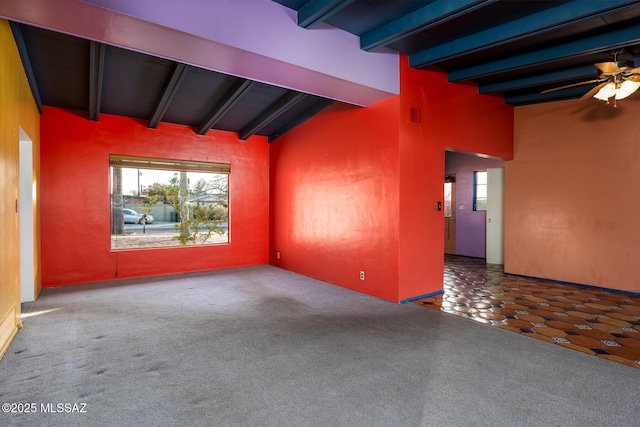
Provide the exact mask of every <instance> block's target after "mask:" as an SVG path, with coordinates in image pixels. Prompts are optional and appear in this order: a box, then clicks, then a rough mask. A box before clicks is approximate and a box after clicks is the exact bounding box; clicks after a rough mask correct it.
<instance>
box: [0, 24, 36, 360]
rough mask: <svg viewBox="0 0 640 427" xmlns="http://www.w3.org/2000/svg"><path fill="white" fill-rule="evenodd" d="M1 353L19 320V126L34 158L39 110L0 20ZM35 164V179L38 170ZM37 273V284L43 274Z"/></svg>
mask: <svg viewBox="0 0 640 427" xmlns="http://www.w3.org/2000/svg"><path fill="white" fill-rule="evenodd" d="M0 111H1V113H0V223H1V224H2V226H0V242H2V244H1V245H0V357H1V356H2V354H4V351H5V350H6V348H7V346H8V344H9V342H10V340H11V338H12V337H13V335H14V334H15V332H16V330H17V326H18V325H19V324H20V255H19V254H20V224H19V212H18V210H19V208H20V203H23V202H25V203H31V201H21V200H19V190H20V187H19V186H20V183H19V176H20V175H19V174H20V161H19V160H20V158H19V147H20V144H19V140H20V128H21V127H22V129H23V130H24V131H25V132H26V133H27V134H28V135H29V137H30V138H31V140H32V141H33V151H34V153H35V157H37V156H38V155H39V147H40V143H39V141H40V127H39V114H38V109H37V107H36V104H35V102H34V100H33V96H32V95H31V90H30V88H29V84H28V82H27V78H26V76H25V73H24V69H23V67H22V63H21V61H20V56H19V54H18V50H17V48H16V45H15V42H14V40H13V35H12V33H11V29H10V27H9V24H8V22H7V21H5V20H0ZM37 166H38V165H37V162H36V163H34V172H33V176H34V181H35V184H36V192H37V191H38V189H37V185H38V180H39V171H38V169H37ZM34 223H39V211H38V209H37V207H36V210H35V211H34ZM39 240H40V235H39V229H38V227H37V226H36V228H35V230H34V242H33V244H34V247H35V249H34V251H35V256H36V259H35V262H36V263H39V258H38V253H39V251H38V248H37V244H36V242H38V241H39ZM37 273H38V272H36V274H35V275H34V280H35V281H36V283H34V284H33V285H34V286H36V288H38V287H39V280H40V278H39V276H38V274H37Z"/></svg>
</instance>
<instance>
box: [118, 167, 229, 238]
mask: <svg viewBox="0 0 640 427" xmlns="http://www.w3.org/2000/svg"><path fill="white" fill-rule="evenodd" d="M109 160H110V166H111V167H110V174H111V249H112V250H121V249H141V248H162V247H171V246H193V245H210V244H225V243H229V174H230V167H229V165H227V164H220V163H208V162H194V161H184V160H169V159H152V158H141V157H132V156H118V155H112V156H110V159H109Z"/></svg>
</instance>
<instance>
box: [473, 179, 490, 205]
mask: <svg viewBox="0 0 640 427" xmlns="http://www.w3.org/2000/svg"><path fill="white" fill-rule="evenodd" d="M473 210H474V211H486V210H487V171H476V172H474V173H473Z"/></svg>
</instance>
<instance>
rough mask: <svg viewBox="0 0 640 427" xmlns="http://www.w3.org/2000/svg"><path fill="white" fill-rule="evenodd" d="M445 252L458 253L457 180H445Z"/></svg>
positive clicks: (446, 178) (451, 177)
mask: <svg viewBox="0 0 640 427" xmlns="http://www.w3.org/2000/svg"><path fill="white" fill-rule="evenodd" d="M444 253H445V254H455V253H456V180H455V178H454V177H453V176H447V177H445V180H444Z"/></svg>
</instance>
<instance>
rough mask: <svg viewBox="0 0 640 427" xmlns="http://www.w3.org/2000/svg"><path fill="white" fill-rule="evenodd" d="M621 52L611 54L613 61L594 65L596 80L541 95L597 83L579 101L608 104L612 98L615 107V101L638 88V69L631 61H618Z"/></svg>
mask: <svg viewBox="0 0 640 427" xmlns="http://www.w3.org/2000/svg"><path fill="white" fill-rule="evenodd" d="M622 52H623V51H622V50H621V51H618V52H613V53H611V54H610V56H612V57H613V61H609V62H599V63H597V64H594V65H595V67H596V68H597V69H598V78H596V79H593V80H587V81H584V82H578V83H573V84H570V85H565V86H560V87H556V88H553V89H547V90H544V91H542V92H541V93H547V92H553V91H556V90H561V89H567V88H570V87H575V86H581V85H586V84H592V83H599V84H598V85H596V86H595V87H594V88H593V89H591V90H590V91H589V92H587V93H585V94H584V95H582V97H580V100H581V101H582V100H585V99H588V98H591V97H594V98H596V99H599V100H601V101H606V102H607V104H609V99H610V98H613V106H614V107H616V106H617V105H616V101H617V100H619V99H624V98H626V97H628V96H629V95H631V94H632V93H634V92H635V91H636V90H638V89H639V88H640V67H636V68H634V64H633V61H618V55H620V54H622Z"/></svg>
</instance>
